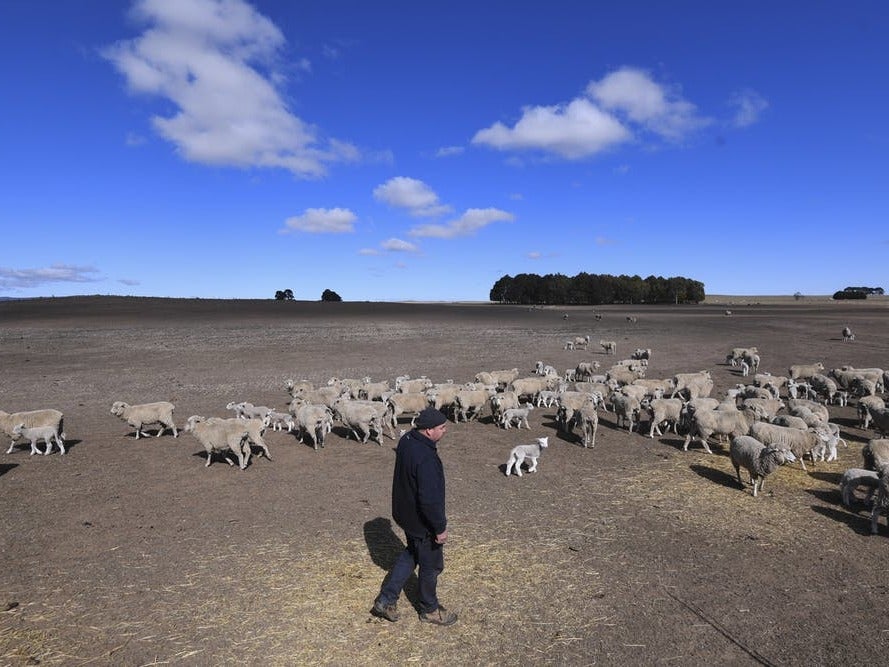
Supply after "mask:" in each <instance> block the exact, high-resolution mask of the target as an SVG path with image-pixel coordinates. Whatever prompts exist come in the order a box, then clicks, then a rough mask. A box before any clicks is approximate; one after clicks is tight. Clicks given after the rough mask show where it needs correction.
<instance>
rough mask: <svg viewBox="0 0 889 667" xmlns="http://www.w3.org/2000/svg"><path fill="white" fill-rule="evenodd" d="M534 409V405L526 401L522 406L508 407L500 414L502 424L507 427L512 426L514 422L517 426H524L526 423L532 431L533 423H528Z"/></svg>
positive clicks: (526, 426) (527, 427)
mask: <svg viewBox="0 0 889 667" xmlns="http://www.w3.org/2000/svg"><path fill="white" fill-rule="evenodd" d="M533 409H534V406H533V405H530V404H528V403H524V404H523V405H522V407H520V408H507V409H506V410H504V411H503V414H502V415H501V416H500V424H501V425H502V426H503V428H505V429H508V428H511V427H512V425H513V424H515V425H516V428H522V424H524V425H525V428H526V429H528V430H529V431H530V430H531V425H530V424H529V423H528V415H529V414H530V412H531V410H533Z"/></svg>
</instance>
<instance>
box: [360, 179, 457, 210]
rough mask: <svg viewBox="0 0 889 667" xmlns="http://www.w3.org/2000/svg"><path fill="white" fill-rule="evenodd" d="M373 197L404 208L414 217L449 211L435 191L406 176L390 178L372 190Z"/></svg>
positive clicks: (421, 182) (449, 208)
mask: <svg viewBox="0 0 889 667" xmlns="http://www.w3.org/2000/svg"><path fill="white" fill-rule="evenodd" d="M373 195H374V199H376V200H377V201H381V202H383V203H385V204H388V205H389V206H393V207H395V208H403V209H406V210H407V212H408V213H410V215H412V216H414V217H418V218H420V217H423V218H426V217H435V216H439V215H444V214H445V213H450V211H451V210H452V209H451V207H450V206H446V205H444V204H442V203H441V202H440V201H439V200H438V195H437V194H435V191H434V190H433V189H432V188H430V187H429V186H428V185H426V184H425V183H424V182H423V181H419V180H417V179H415V178H409V177H407V176H396V177H394V178H390V179H389V180H388V181H386V182H385V183H383V184H382V185H378V186H377V187H376V188H374V191H373Z"/></svg>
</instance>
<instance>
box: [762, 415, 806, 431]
mask: <svg viewBox="0 0 889 667" xmlns="http://www.w3.org/2000/svg"><path fill="white" fill-rule="evenodd" d="M769 423H770V424H774V425H775V426H786V427H788V428H796V429H799V430H800V431H806V430H808V428H809V425H808V424H807V423H806V421H805V420H804V419H803V418H802V417H794V416H793V415H776V416H775V417H772V419H771V421H770V422H769Z"/></svg>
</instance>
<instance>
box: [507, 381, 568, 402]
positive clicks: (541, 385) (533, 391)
mask: <svg viewBox="0 0 889 667" xmlns="http://www.w3.org/2000/svg"><path fill="white" fill-rule="evenodd" d="M557 384H558V378H553V377H543V376H534V377H527V378H516V379H515V380H513V381H512V382H511V384H510V388H511V390H512V391H514V392H515V393H516V394H517V395H518V396H519V398H521V397H523V396H525V397H528V398H529V399H530V400H531V401H532V402H533V401H535V400H536V399H537V394H539V393H540V392H541V391H543V390H544V389H550V390H552V389H553V388H554V387H555V386H556V385H557Z"/></svg>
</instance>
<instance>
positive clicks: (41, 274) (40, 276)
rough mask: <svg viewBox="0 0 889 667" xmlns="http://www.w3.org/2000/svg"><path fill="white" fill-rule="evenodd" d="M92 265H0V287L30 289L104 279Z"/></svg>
mask: <svg viewBox="0 0 889 667" xmlns="http://www.w3.org/2000/svg"><path fill="white" fill-rule="evenodd" d="M99 273H100V271H99V269H97V268H95V267H92V266H74V265H69V264H53V265H52V266H49V267H47V268H44V269H10V268H6V267H0V289H29V288H33V287H41V286H42V285H48V284H50V283H92V282H98V281H100V280H102V278H101V277H100V276H99V275H98V274H99Z"/></svg>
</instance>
